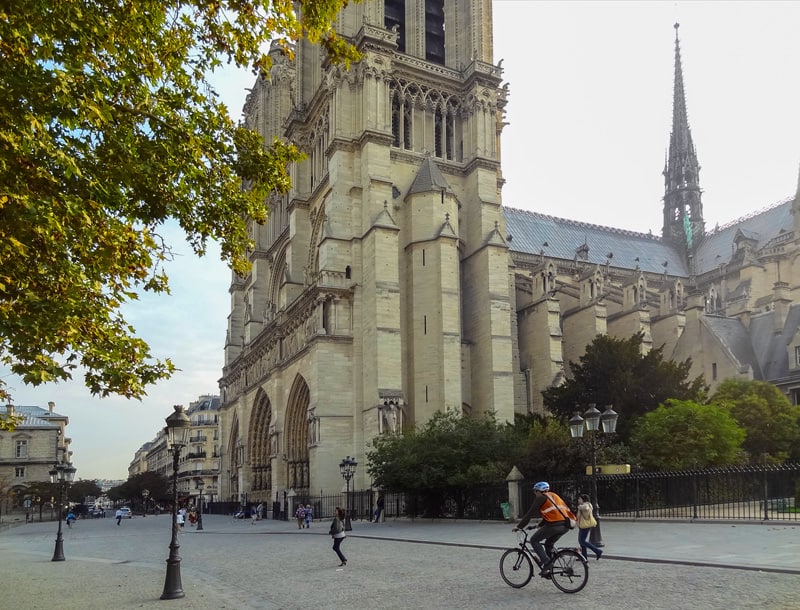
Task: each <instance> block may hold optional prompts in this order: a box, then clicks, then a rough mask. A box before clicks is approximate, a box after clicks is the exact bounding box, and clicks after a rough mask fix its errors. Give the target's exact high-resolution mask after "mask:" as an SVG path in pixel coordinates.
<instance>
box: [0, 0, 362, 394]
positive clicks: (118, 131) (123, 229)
mask: <svg viewBox="0 0 800 610" xmlns="http://www.w3.org/2000/svg"><path fill="white" fill-rule="evenodd" d="M346 3H347V0H301V1H300V2H292V1H290V0H273V1H271V2H262V1H239V0H236V1H234V0H219V1H217V2H204V1H201V0H188V1H183V0H181V1H178V0H120V1H119V2H98V1H97V0H76V1H74V2H60V1H57V0H37V1H35V2H26V3H24V7H23V6H15V5H14V4H13V3H12V5H7V4H6V5H3V6H0V362H2V363H3V364H5V365H7V366H9V367H10V369H11V371H12V372H13V373H15V374H17V375H19V376H20V377H21V378H22V379H23V381H24V382H25V383H27V384H32V385H38V384H41V383H45V382H49V381H58V380H65V379H69V378H71V376H72V373H73V372H74V371H75V370H76V369H77V368H78V367H79V366H80V367H83V369H84V370H85V375H84V379H85V383H86V385H87V387H88V388H89V389H90V390H91V392H92V393H93V394H96V395H103V396H105V395H108V394H119V395H122V396H126V397H129V398H141V397H142V396H143V395H144V394H145V388H146V387H147V386H148V385H149V384H152V383H154V382H156V381H158V380H159V379H163V378H166V377H168V376H169V375H170V374H171V373H172V372H173V371H174V366H173V364H172V363H171V362H170V361H169V360H168V359H166V360H163V361H160V360H156V359H154V358H153V357H152V355H151V353H150V348H149V346H148V345H147V343H145V342H144V341H143V340H142V339H141V338H139V337H137V335H136V331H135V329H134V328H133V327H132V326H131V325H130V324H129V323H128V322H127V321H126V320H125V318H124V316H123V315H122V313H121V310H120V308H121V306H122V305H123V304H124V303H126V302H129V301H132V300H135V299H136V298H137V295H138V294H139V293H140V292H141V291H152V292H154V293H166V292H168V290H169V283H168V277H167V274H166V265H167V264H168V262H169V259H170V256H171V252H172V247H171V244H169V243H167V242H166V241H165V240H164V238H163V237H162V236H161V234H160V231H161V230H162V229H163V226H164V224H165V223H167V222H170V223H176V224H177V225H179V226H180V227H181V228H182V229H183V231H184V232H185V234H186V238H187V241H188V242H189V244H190V245H191V247H192V248H193V251H194V252H195V253H196V254H198V255H203V254H204V253H205V252H206V247H207V244H208V240H215V241H218V242H219V243H220V246H221V251H222V257H223V258H224V259H225V260H226V261H228V263H229V264H230V265H231V267H232V269H233V270H234V271H236V272H237V273H240V274H241V273H245V272H246V270H247V269H248V261H247V256H246V252H247V249H248V247H249V246H250V245H251V241H250V238H249V234H248V222H250V220H248V219H252V221H255V222H264V221H265V219H266V217H267V212H268V205H267V201H268V199H267V198H268V195H269V194H270V193H274V192H285V191H286V190H287V189H288V187H289V176H288V173H287V165H288V164H289V163H291V162H293V161H296V160H298V159H300V158H301V155H300V154H299V152H298V150H297V149H296V148H295V147H294V146H292V145H291V144H290V143H285V142H280V141H278V140H275V141H273V142H271V143H268V144H269V147H268V146H267V145H266V144H267V143H265V142H263V140H262V138H261V137H260V136H259V135H258V134H257V133H255V132H252V131H250V130H247V129H245V128H244V127H242V126H238V125H236V124H235V123H234V122H233V120H232V119H231V118H230V116H229V113H228V109H227V108H226V107H225V106H224V105H223V104H222V103H221V102H220V101H219V99H218V97H217V94H216V92H215V91H214V90H213V89H212V87H211V85H210V84H209V82H208V80H207V77H208V75H210V74H211V73H213V71H214V70H217V69H220V68H221V67H223V66H224V64H225V63H226V62H227V63H232V64H235V65H236V66H238V67H250V68H252V69H253V71H254V73H256V74H262V75H268V69H269V66H270V63H271V58H270V56H269V55H268V54H267V53H265V52H264V48H265V47H266V46H267V45H268V44H269V43H270V41H273V43H274V44H275V45H277V47H278V48H280V49H282V50H283V52H284V53H286V54H289V55H291V54H292V52H293V51H292V49H293V46H292V43H293V41H296V40H298V39H301V38H303V37H305V38H307V39H308V40H310V41H311V42H316V43H319V44H321V45H322V46H323V47H324V48H325V49H326V50H327V51H328V54H329V56H330V57H331V58H332V60H333V61H343V62H345V63H349V62H350V61H351V60H353V59H357V58H358V53H357V52H356V51H355V49H354V48H353V47H351V46H350V45H349V44H348V43H347V42H346V41H344V40H342V39H340V38H338V37H337V36H336V35H335V32H334V30H333V29H332V26H331V24H332V21H333V20H334V18H335V17H336V15H337V13H338V12H339V10H340V9H341V7H342V6H343V5H345V4H346ZM17 4H19V3H17ZM295 7H297V8H298V10H297V12H295V10H294V9H295ZM243 184H244V185H246V186H247V188H242V186H243ZM0 398H8V394H7V389H6V386H5V384H4V383H3V381H2V380H0Z"/></svg>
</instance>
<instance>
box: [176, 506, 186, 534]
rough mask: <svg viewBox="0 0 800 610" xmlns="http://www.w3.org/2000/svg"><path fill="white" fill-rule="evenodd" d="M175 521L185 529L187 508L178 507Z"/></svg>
mask: <svg viewBox="0 0 800 610" xmlns="http://www.w3.org/2000/svg"><path fill="white" fill-rule="evenodd" d="M175 521H176V522H177V523H178V526H179V527H180V528H181V529H183V525H184V524H185V523H186V509H185V508H180V509H178V514H177V515H175Z"/></svg>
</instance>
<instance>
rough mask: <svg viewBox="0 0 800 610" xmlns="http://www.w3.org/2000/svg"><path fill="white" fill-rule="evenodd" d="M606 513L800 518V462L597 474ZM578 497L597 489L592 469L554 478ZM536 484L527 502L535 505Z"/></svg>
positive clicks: (525, 494) (566, 494)
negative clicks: (562, 477)
mask: <svg viewBox="0 0 800 610" xmlns="http://www.w3.org/2000/svg"><path fill="white" fill-rule="evenodd" d="M596 484H597V496H598V497H597V504H598V505H599V507H600V513H601V514H602V515H604V516H615V517H629V518H637V519H638V518H642V519H687V520H692V519H712V520H717V519H718V520H726V519H727V520H740V521H748V520H758V521H769V520H776V521H778V520H780V521H798V522H800V500H799V498H800V464H780V465H766V466H764V465H762V466H758V465H743V466H730V467H720V468H707V469H700V470H689V471H678V472H644V473H635V474H624V475H596ZM550 486H551V488H552V489H553V490H554V491H556V492H557V493H558V494H559V495H561V496H562V497H563V498H564V499H565V500H567V501H568V502H570V503H572V502H574V501H575V500H576V499H577V496H578V494H579V493H588V494H590V495H591V493H592V477H591V475H588V476H586V475H583V476H577V477H575V478H572V479H562V480H555V481H550ZM532 493H533V492H532V491H531V485H530V484H529V483H528V484H524V485H523V489H522V500H523V501H522V504H523V506H530V502H531V501H532V500H533V498H532Z"/></svg>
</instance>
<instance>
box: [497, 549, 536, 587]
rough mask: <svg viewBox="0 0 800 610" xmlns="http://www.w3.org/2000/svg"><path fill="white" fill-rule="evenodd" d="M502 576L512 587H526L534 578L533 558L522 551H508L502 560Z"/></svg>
mask: <svg viewBox="0 0 800 610" xmlns="http://www.w3.org/2000/svg"><path fill="white" fill-rule="evenodd" d="M500 576H502V577H503V580H504V581H505V582H506V584H507V585H508V586H510V587H514V588H515V589H519V588H521V587H524V586H525V585H527V584H528V583H529V582H530V581H531V577H533V563H532V562H531V558H530V557H528V556H527V555H526V554H525V553H523V552H522V551H521V550H520V549H508V550H507V551H506V552H505V553H503V556H502V557H501V558H500Z"/></svg>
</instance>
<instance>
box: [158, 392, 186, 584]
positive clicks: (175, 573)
mask: <svg viewBox="0 0 800 610" xmlns="http://www.w3.org/2000/svg"><path fill="white" fill-rule="evenodd" d="M173 409H174V412H173V413H172V414H170V415H169V416H168V417H167V418H166V422H167V426H166V427H165V428H164V434H165V436H166V438H167V447H168V451H169V452H170V453H172V537H171V538H170V543H169V557H168V558H167V575H166V578H165V579H164V592H163V593H162V594H161V599H178V598H180V597H184V596H185V595H186V594H185V593H184V591H183V583H182V582H181V556H180V554H179V553H178V549H179V548H180V545H179V544H178V459H179V458H180V454H181V449H183V448H184V447H185V446H186V443H187V442H188V440H189V430H190V428H191V426H192V421H191V420H190V419H189V417H188V416H187V415H186V413H184V412H183V405H175V406H174V407H173Z"/></svg>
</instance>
